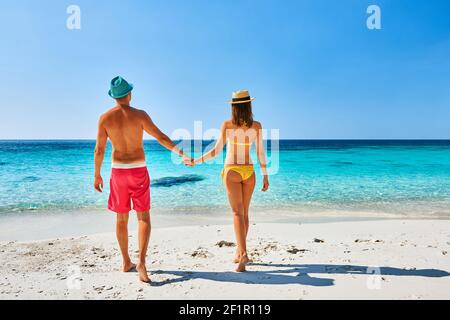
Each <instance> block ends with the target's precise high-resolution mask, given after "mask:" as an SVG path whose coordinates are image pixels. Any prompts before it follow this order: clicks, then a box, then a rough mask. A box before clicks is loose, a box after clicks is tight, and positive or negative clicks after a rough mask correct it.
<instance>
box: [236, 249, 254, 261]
mask: <svg viewBox="0 0 450 320" xmlns="http://www.w3.org/2000/svg"><path fill="white" fill-rule="evenodd" d="M247 259H248V260H247V263H252V262H253V261H252V259H250V258H249V257H247ZM239 261H241V254H240V253H239V252H238V251H236V254H235V255H234V259H233V262H234V263H239Z"/></svg>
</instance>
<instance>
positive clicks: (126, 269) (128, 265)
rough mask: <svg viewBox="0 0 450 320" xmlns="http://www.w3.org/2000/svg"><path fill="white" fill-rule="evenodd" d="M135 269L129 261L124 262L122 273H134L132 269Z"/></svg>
mask: <svg viewBox="0 0 450 320" xmlns="http://www.w3.org/2000/svg"><path fill="white" fill-rule="evenodd" d="M135 268H136V265H135V264H134V263H133V262H131V261H126V262H124V263H123V269H122V271H123V272H131V271H134V269H135Z"/></svg>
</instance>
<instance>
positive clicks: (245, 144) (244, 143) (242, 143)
mask: <svg viewBox="0 0 450 320" xmlns="http://www.w3.org/2000/svg"><path fill="white" fill-rule="evenodd" d="M228 143H229V144H234V145H238V146H247V147H249V146H251V145H252V143H251V142H234V141H231V139H228Z"/></svg>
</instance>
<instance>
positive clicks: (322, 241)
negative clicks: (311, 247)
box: [313, 238, 325, 243]
mask: <svg viewBox="0 0 450 320" xmlns="http://www.w3.org/2000/svg"><path fill="white" fill-rule="evenodd" d="M313 241H314V242H316V243H324V242H325V241H324V240H322V239H317V238H314V240H313Z"/></svg>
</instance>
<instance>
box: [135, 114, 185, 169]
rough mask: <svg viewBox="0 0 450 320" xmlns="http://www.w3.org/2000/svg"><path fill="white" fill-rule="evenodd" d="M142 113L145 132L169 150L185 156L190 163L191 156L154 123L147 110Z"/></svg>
mask: <svg viewBox="0 0 450 320" xmlns="http://www.w3.org/2000/svg"><path fill="white" fill-rule="evenodd" d="M142 114H143V127H144V130H145V132H147V133H148V134H149V135H151V136H152V137H154V138H155V139H156V140H158V142H159V143H160V144H161V145H162V146H164V147H165V148H167V149H168V150H170V151H172V152H175V153H176V154H178V155H179V156H181V157H183V158H184V160H185V164H189V163H190V162H191V157H189V156H188V155H187V154H186V153H184V152H183V150H181V149H180V148H178V147H177V145H176V144H175V143H173V141H172V140H171V139H170V138H169V137H168V136H167V135H165V134H164V133H163V132H162V131H161V130H159V128H158V127H157V126H156V125H155V124H154V123H153V121H152V119H151V118H150V116H149V115H148V114H147V113H146V112H145V111H142ZM186 160H188V163H186Z"/></svg>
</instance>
